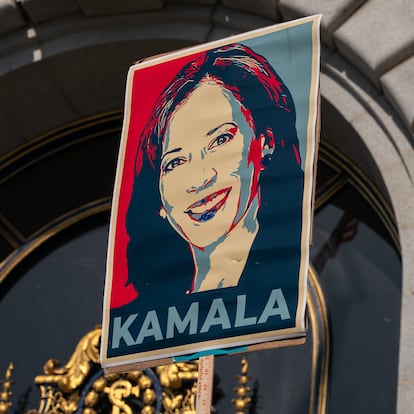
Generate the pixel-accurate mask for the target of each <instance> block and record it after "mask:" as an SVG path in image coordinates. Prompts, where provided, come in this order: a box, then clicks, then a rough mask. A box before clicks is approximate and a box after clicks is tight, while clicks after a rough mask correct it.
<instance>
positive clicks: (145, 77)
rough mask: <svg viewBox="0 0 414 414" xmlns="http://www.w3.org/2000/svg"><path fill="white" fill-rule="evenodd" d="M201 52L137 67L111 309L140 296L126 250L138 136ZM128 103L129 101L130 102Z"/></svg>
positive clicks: (117, 219)
mask: <svg viewBox="0 0 414 414" xmlns="http://www.w3.org/2000/svg"><path fill="white" fill-rule="evenodd" d="M197 55H198V54H192V55H188V56H185V57H182V58H179V59H173V60H170V61H168V62H164V63H162V64H157V65H154V66H150V67H147V68H144V69H141V70H136V71H135V72H134V73H133V75H132V76H133V82H132V92H131V100H130V105H131V107H130V119H129V125H125V124H124V130H123V133H124V134H125V131H126V130H128V135H127V143H126V148H125V154H124V169H123V171H117V175H119V174H122V180H121V183H120V189H119V201H118V211H117V212H115V216H114V219H115V220H116V225H115V229H112V231H114V232H115V234H114V235H110V237H112V236H113V237H114V243H113V248H114V252H113V268H112V289H111V308H117V307H120V306H123V305H125V304H127V303H129V302H131V301H132V300H134V299H135V298H136V297H137V295H138V293H137V291H136V290H135V288H134V286H133V285H132V284H128V285H127V279H128V260H127V252H126V250H127V245H128V241H129V237H128V234H127V231H126V227H125V218H126V213H127V210H128V205H129V202H130V199H131V194H132V186H133V182H134V170H135V159H136V152H137V145H138V138H139V137H140V135H141V132H142V131H143V129H144V127H145V125H146V123H147V121H148V118H149V116H150V113H151V111H152V109H153V107H154V105H155V101H156V99H157V98H158V96H159V95H160V94H161V92H162V91H163V89H164V88H165V87H166V86H167V85H168V83H169V82H171V80H172V79H173V78H174V76H175V75H176V74H177V73H178V71H179V70H180V69H181V68H182V67H183V66H184V65H185V64H186V63H188V62H189V61H191V60H193V59H195V57H196V56H197ZM128 93H129V91H126V94H128ZM126 104H128V102H127V103H126ZM125 122H126V120H125V119H124V123H125ZM122 139H125V137H124V136H123V137H122ZM120 155H122V154H120ZM114 196H116V193H114ZM160 207H161V206H160ZM113 225H114V223H112V226H113ZM109 270H110V269H109ZM110 271H111V270H110Z"/></svg>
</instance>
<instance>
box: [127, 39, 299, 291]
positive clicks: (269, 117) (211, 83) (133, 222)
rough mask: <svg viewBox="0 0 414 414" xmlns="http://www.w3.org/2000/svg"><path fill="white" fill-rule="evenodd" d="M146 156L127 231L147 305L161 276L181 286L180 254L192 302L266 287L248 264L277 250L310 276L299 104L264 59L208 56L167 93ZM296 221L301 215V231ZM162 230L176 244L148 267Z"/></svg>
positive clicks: (218, 52) (148, 135) (141, 153)
mask: <svg viewBox="0 0 414 414" xmlns="http://www.w3.org/2000/svg"><path fill="white" fill-rule="evenodd" d="M138 148H139V149H138V153H137V158H136V171H135V174H136V178H135V182H134V190H133V197H132V199H131V203H130V205H129V209H128V215H127V229H128V234H129V237H130V242H129V246H128V262H129V280H130V281H131V282H132V283H134V285H135V286H136V288H137V290H138V294H139V295H141V296H144V295H146V294H147V293H145V292H146V291H147V290H148V289H151V287H154V285H155V289H160V284H159V283H160V274H165V276H166V277H169V278H171V279H173V282H174V284H175V285H176V283H177V280H175V277H174V273H176V272H174V271H173V270H172V269H169V266H171V265H172V263H173V262H174V260H171V261H169V260H168V259H167V260H166V258H168V257H170V256H171V255H174V256H176V257H182V258H183V259H182V260H183V261H184V258H185V257H186V256H187V261H188V265H187V266H186V267H185V269H186V270H185V272H186V273H187V274H186V275H185V277H184V274H183V273H182V272H183V271H184V267H183V271H179V270H178V269H177V272H178V274H179V275H180V277H181V278H182V279H183V280H182V285H181V286H180V287H178V289H181V291H182V293H183V294H185V293H187V294H188V293H189V292H191V293H192V292H200V291H205V290H211V289H218V288H227V287H231V286H237V285H238V284H239V283H247V280H245V279H250V283H261V280H260V279H261V278H262V277H266V275H264V274H263V275H261V274H260V273H261V272H260V271H259V272H257V271H255V270H253V269H252V266H253V267H254V264H253V263H252V266H249V265H248V264H249V262H250V261H253V262H257V261H258V260H260V262H262V261H263V260H264V259H265V256H266V254H267V253H266V250H268V249H267V248H266V247H268V248H271V250H272V253H271V254H272V255H275V254H276V255H277V254H278V249H275V246H277V245H279V248H280V249H283V252H284V256H285V257H289V258H290V259H289V260H287V259H286V258H285V259H284V260H283V261H284V262H285V263H284V264H283V263H281V266H283V265H284V266H285V267H286V266H287V267H289V268H290V269H289V272H288V271H287V269H286V270H284V272H283V273H285V274H287V273H289V274H291V273H292V270H293V273H294V274H297V273H298V270H299V261H300V254H299V253H300V236H301V231H300V230H301V210H302V191H303V172H302V169H301V162H300V155H299V145H298V138H297V134H296V128H295V106H294V102H293V99H292V96H291V94H290V92H289V90H288V88H287V86H286V85H285V84H284V83H283V81H282V80H281V79H280V77H279V76H278V75H277V73H276V72H275V70H274V69H273V68H272V67H271V66H270V65H269V63H268V62H267V61H266V59H265V58H264V57H262V56H259V55H258V54H256V53H255V52H254V51H252V50H251V49H249V48H248V47H246V46H244V45H242V44H233V45H228V46H223V47H219V48H217V49H213V50H210V51H207V52H205V53H202V54H200V55H199V56H198V57H197V59H196V60H195V61H193V62H190V63H189V64H187V65H186V66H185V67H183V68H182V70H181V71H180V72H179V73H178V74H177V75H176V77H175V78H174V80H173V81H172V82H171V83H170V84H169V85H168V87H167V88H166V89H165V90H164V91H163V92H162V94H161V95H160V97H159V99H158V101H157V102H156V104H155V106H154V109H153V111H152V113H151V116H150V119H149V122H148V124H147V126H146V128H145V130H144V131H143V133H142V135H141V137H140V145H139V147H138ZM266 177H269V178H268V179H266ZM286 215H291V216H292V215H295V216H296V217H295V219H294V220H292V222H294V223H296V228H290V230H289V232H286V231H285V229H284V228H283V223H284V222H285V220H281V218H282V217H283V216H286ZM272 217H273V219H272ZM263 220H267V222H266V226H264V225H262V222H263ZM272 221H274V222H275V223H276V222H277V223H279V224H277V225H272V224H271V222H272ZM269 225H270V227H271V229H269ZM278 227H280V228H278ZM156 229H159V230H156ZM171 230H172V231H173V233H174V234H171ZM155 231H156V233H158V232H160V233H165V235H164V234H160V235H159V236H158V237H157V240H158V243H159V246H157V247H155V246H154V249H155V250H156V251H157V256H158V260H156V259H155V258H154V256H152V257H150V258H149V260H147V258H148V243H149V241H150V240H155V237H154V234H155V233H154V232H155ZM269 233H271V234H269ZM174 236H175V237H174ZM176 239H180V240H176ZM277 240H279V241H278V242H276V241H277ZM167 241H169V242H168V243H167ZM182 241H184V242H185V243H182ZM256 245H257V247H258V248H259V250H258V249H257V248H256V247H254V248H253V246H256ZM181 248H182V249H183V251H181ZM165 250H167V251H168V252H165ZM254 252H256V253H254ZM279 253H280V252H279ZM286 253H288V254H286ZM261 256H263V257H261ZM258 268H260V266H259V267H258ZM165 276H164V277H165ZM164 277H163V278H164ZM161 286H163V285H161ZM174 292H176V293H180V292H179V290H178V291H177V287H176V288H175V289H174ZM151 293H152V294H154V292H151Z"/></svg>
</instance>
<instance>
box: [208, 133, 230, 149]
mask: <svg viewBox="0 0 414 414" xmlns="http://www.w3.org/2000/svg"><path fill="white" fill-rule="evenodd" d="M232 139H233V135H232V134H230V133H229V132H226V133H225V134H221V135H219V136H217V137H216V138H214V139H213V140H212V141H211V142H210V145H209V146H208V149H212V148H215V147H219V146H220V145H223V144H226V143H227V142H229V141H231V140H232Z"/></svg>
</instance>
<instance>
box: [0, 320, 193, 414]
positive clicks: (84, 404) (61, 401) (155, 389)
mask: <svg viewBox="0 0 414 414" xmlns="http://www.w3.org/2000/svg"><path fill="white" fill-rule="evenodd" d="M100 339H101V329H100V328H97V329H95V330H93V331H91V332H89V333H88V334H87V335H85V336H84V337H83V338H82V339H81V340H80V341H79V343H78V345H77V346H76V349H75V351H74V353H73V355H72V356H71V358H70V359H69V361H68V362H67V363H66V364H65V365H64V366H59V362H58V361H56V360H54V359H49V360H48V361H47V362H46V363H45V365H44V367H43V371H44V374H42V375H38V376H36V377H35V379H34V382H35V384H36V385H37V386H39V388H40V403H39V406H38V408H37V409H35V410H29V411H27V412H26V414H74V413H75V412H76V413H82V414H101V413H107V412H111V414H134V413H140V414H195V398H196V395H197V377H198V364H197V362H187V363H177V364H171V365H165V366H160V367H157V368H156V369H155V371H153V370H151V369H145V370H143V371H130V372H127V373H125V374H107V375H105V374H104V371H103V370H102V368H101V366H100V363H99V346H100ZM12 369H13V365H12V364H10V365H9V368H8V369H7V372H6V375H5V378H6V379H5V381H3V391H2V392H1V393H0V414H6V413H7V412H8V410H9V409H10V407H11V406H12V403H11V402H10V398H11V395H12V393H11V391H10V387H11V384H12V380H11V372H12Z"/></svg>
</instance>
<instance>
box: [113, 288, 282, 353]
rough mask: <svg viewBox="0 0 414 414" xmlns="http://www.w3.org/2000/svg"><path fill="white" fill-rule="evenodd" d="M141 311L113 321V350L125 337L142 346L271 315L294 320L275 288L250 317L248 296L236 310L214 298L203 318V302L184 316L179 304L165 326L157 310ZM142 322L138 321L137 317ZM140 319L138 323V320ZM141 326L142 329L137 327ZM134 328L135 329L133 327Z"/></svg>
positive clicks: (262, 320)
mask: <svg viewBox="0 0 414 414" xmlns="http://www.w3.org/2000/svg"><path fill="white" fill-rule="evenodd" d="M138 316H139V315H138V313H133V314H131V315H129V316H128V317H127V318H126V319H125V320H122V319H124V318H122V317H116V318H114V321H113V335H112V349H116V348H119V345H120V341H121V339H122V340H123V341H125V344H126V345H127V346H132V345H139V344H141V343H142V342H143V341H144V340H145V339H147V338H148V339H149V338H152V339H151V340H155V341H161V340H164V339H171V338H174V336H175V335H177V334H183V333H185V334H186V335H195V334H197V333H199V334H204V333H207V332H208V331H209V330H210V328H211V327H213V326H217V327H221V329H223V330H225V329H230V328H233V327H234V328H239V327H243V326H248V325H256V324H264V323H266V322H267V321H268V320H269V318H273V317H277V318H280V319H282V320H285V319H290V314H289V310H288V307H287V304H286V300H285V297H284V296H283V293H282V290H281V289H273V290H272V291H271V292H270V295H269V297H268V299H267V302H266V304H265V305H264V307H263V308H262V309H258V313H257V315H255V316H252V315H250V316H246V295H238V296H237V300H236V309H234V308H233V309H232V312H229V310H228V309H227V308H226V305H225V303H224V301H223V299H221V298H216V299H213V300H212V301H211V304H210V308H209V310H208V312H207V316H206V317H205V318H204V319H203V320H199V319H200V318H199V302H193V303H191V305H190V306H189V307H188V309H187V312H186V313H185V314H184V315H180V314H179V313H178V311H177V309H176V307H175V306H171V307H169V308H168V315H167V323H166V326H164V327H163V328H164V329H162V328H161V324H160V320H159V319H158V315H157V311H156V310H150V311H148V312H147V313H146V315H145V317H144V318H142V319H141V318H138ZM137 318H138V320H142V322H141V323H139V324H138V323H135V321H136V320H137ZM138 320H137V322H138ZM137 326H138V328H137ZM130 329H131V330H130Z"/></svg>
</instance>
